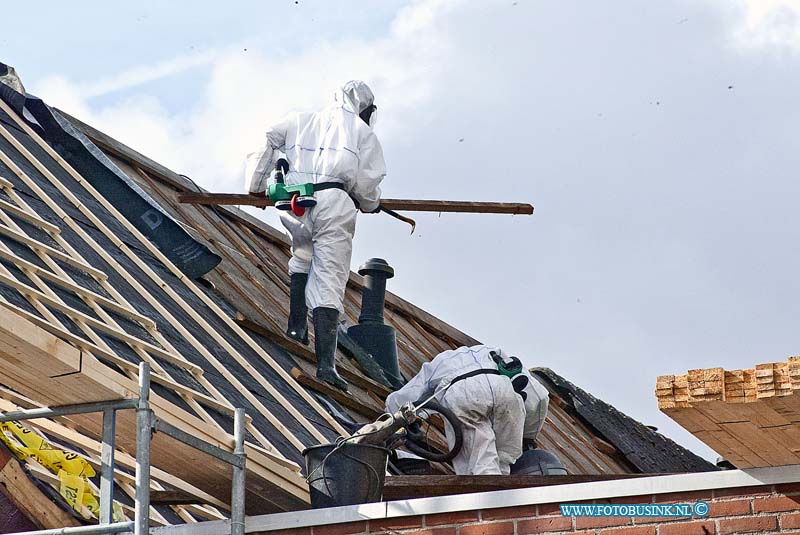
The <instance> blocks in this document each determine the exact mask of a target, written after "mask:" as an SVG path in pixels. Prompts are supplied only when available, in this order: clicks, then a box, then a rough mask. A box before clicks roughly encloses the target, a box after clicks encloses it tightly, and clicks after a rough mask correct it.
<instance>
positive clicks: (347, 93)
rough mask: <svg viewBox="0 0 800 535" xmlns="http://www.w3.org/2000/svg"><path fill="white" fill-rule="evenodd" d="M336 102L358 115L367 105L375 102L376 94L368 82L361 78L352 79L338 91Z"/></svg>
mask: <svg viewBox="0 0 800 535" xmlns="http://www.w3.org/2000/svg"><path fill="white" fill-rule="evenodd" d="M335 98H336V103H337V104H339V105H340V106H342V107H343V108H344V109H346V110H348V111H351V112H353V113H355V114H356V115H358V114H359V113H361V112H362V111H364V109H366V108H367V106H370V105H372V104H374V103H375V95H373V94H372V90H371V89H370V88H369V86H368V85H367V84H365V83H364V82H362V81H361V80H351V81H349V82H347V83H346V84H344V85H343V86H342V88H341V89H340V90H339V91H337V92H336V96H335Z"/></svg>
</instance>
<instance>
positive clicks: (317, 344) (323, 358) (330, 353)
mask: <svg viewBox="0 0 800 535" xmlns="http://www.w3.org/2000/svg"><path fill="white" fill-rule="evenodd" d="M313 317H314V351H315V352H316V354H317V379H321V380H323V381H325V382H326V383H328V384H331V385H333V386H335V387H336V388H338V389H339V390H344V391H345V392H347V381H345V380H344V379H342V378H341V377H339V374H338V373H336V337H337V333H338V326H339V311H338V310H336V309H335V308H327V307H318V308H315V309H314V312H313Z"/></svg>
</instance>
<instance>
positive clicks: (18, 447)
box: [0, 422, 126, 522]
mask: <svg viewBox="0 0 800 535" xmlns="http://www.w3.org/2000/svg"><path fill="white" fill-rule="evenodd" d="M0 431H2V432H0V440H2V441H3V443H4V444H5V445H6V446H8V448H9V449H10V450H11V451H12V452H14V455H16V456H17V458H18V459H19V460H21V461H24V460H26V459H34V460H35V461H36V462H38V463H39V464H40V465H42V466H44V467H45V468H47V469H48V470H50V471H51V472H52V473H54V474H56V476H57V477H58V480H59V481H60V488H59V493H60V494H61V496H62V497H63V498H64V499H65V500H66V501H67V503H68V504H69V506H70V507H72V508H73V509H74V510H75V511H76V512H77V513H78V514H80V515H81V516H83V517H84V518H87V519H89V518H94V519H98V518H99V516H100V501H99V492H98V491H97V489H96V488H95V487H94V485H92V484H91V483H90V482H89V478H90V477H94V476H95V471H94V468H92V465H90V464H89V463H88V462H87V461H86V459H84V458H83V457H81V456H80V455H78V454H77V453H74V452H71V451H67V450H62V449H60V448H57V447H55V446H53V445H52V444H51V443H50V442H48V441H47V440H46V439H45V438H44V437H42V436H40V435H39V434H38V433H36V432H34V431H33V430H32V429H29V428H27V427H25V426H24V425H22V424H20V423H19V422H0ZM113 509H114V521H115V522H122V521H125V520H126V518H125V515H124V514H123V512H122V508H121V507H120V505H119V503H117V502H116V501H115V502H114V505H113Z"/></svg>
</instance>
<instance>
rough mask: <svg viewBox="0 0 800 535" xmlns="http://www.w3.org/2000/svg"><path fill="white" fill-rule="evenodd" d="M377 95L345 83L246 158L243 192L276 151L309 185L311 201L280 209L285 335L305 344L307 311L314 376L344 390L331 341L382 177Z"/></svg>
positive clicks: (271, 165)
mask: <svg viewBox="0 0 800 535" xmlns="http://www.w3.org/2000/svg"><path fill="white" fill-rule="evenodd" d="M376 116H377V107H376V106H375V97H374V96H373V94H372V91H371V90H370V88H369V87H368V86H367V84H365V83H364V82H360V81H351V82H347V83H346V84H345V85H344V86H343V87H342V88H341V90H340V91H338V92H337V94H336V99H335V103H334V105H333V106H331V107H329V108H327V109H325V110H323V111H320V112H307V113H296V114H292V115H291V116H290V117H289V118H287V119H286V120H284V121H283V122H281V123H279V124H277V125H275V126H273V127H272V129H270V130H269V131H268V132H267V135H266V143H265V144H264V146H263V147H262V148H261V149H260V150H259V151H257V152H255V153H253V154H250V155H249V156H248V165H247V171H246V177H247V189H248V191H249V192H250V193H255V194H262V193H264V191H265V190H266V189H267V187H268V179H269V177H270V173H271V172H272V171H273V169H275V164H276V162H277V160H278V158H279V152H282V153H284V154H285V156H286V159H287V160H288V161H289V172H288V174H286V176H285V183H286V184H287V185H295V184H305V183H309V182H312V183H314V190H315V193H314V198H315V200H316V205H315V206H314V207H312V208H307V209H306V211H305V214H303V215H302V216H299V217H298V216H297V215H295V214H294V213H293V212H291V211H281V212H280V218H281V222H282V223H283V226H284V227H286V229H287V230H288V231H289V234H291V236H292V258H291V259H290V260H289V274H290V278H291V291H290V311H289V322H288V328H287V330H286V334H287V335H288V336H290V337H292V338H294V339H296V340H299V341H300V342H302V343H305V344H308V326H307V318H308V309H309V308H310V309H311V310H312V317H313V323H314V333H315V344H314V345H315V348H314V349H315V351H316V355H317V377H318V378H319V379H321V380H323V381H326V382H328V383H330V384H331V385H333V386H335V387H337V388H340V389H342V390H347V383H346V382H345V381H344V380H343V379H342V378H341V377H340V376H339V374H338V373H336V361H335V355H336V341H337V340H336V338H337V326H338V320H339V314H341V313H342V312H343V307H342V301H343V298H344V290H345V285H346V284H347V280H348V277H349V275H350V257H351V255H352V252H353V234H354V233H355V230H356V214H357V213H358V210H359V209H360V210H361V211H362V212H365V213H372V212H376V211H377V210H378V206H379V201H380V196H381V190H380V188H379V184H380V182H381V181H382V180H383V177H384V176H385V175H386V164H385V162H384V160H383V150H382V148H381V144H380V142H379V141H378V138H377V137H376V136H375V132H374V131H373V129H372V128H373V126H374V125H375V120H376Z"/></svg>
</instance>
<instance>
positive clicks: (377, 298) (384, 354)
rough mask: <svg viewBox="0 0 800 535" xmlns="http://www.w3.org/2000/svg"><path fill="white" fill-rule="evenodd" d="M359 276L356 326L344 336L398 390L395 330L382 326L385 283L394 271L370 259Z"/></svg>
mask: <svg viewBox="0 0 800 535" xmlns="http://www.w3.org/2000/svg"><path fill="white" fill-rule="evenodd" d="M358 274H359V275H361V276H362V277H364V289H363V290H362V292H361V314H360V315H359V316H358V325H353V326H351V327H350V328H349V329H347V334H349V335H350V336H351V337H352V338H353V340H355V341H356V343H358V345H360V346H361V347H362V348H364V350H365V351H366V352H367V353H370V354H371V355H372V357H373V358H374V359H375V361H376V362H377V363H378V364H380V366H381V368H383V370H384V373H385V375H386V378H387V379H389V382H390V383H392V385H393V386H394V387H395V388H399V387H400V386H402V384H403V383H404V380H403V377H402V376H401V375H400V369H399V367H398V365H397V335H396V334H395V330H394V327H392V326H391V325H386V324H385V323H384V322H383V307H384V305H385V303H386V279H391V278H392V277H394V269H393V268H392V266H390V265H389V264H388V263H387V262H386V260H384V259H382V258H371V259H369V260H367V262H366V263H364V264H363V265H362V266H361V267H360V268H358Z"/></svg>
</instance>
